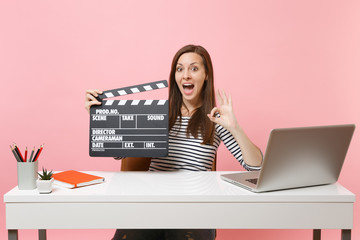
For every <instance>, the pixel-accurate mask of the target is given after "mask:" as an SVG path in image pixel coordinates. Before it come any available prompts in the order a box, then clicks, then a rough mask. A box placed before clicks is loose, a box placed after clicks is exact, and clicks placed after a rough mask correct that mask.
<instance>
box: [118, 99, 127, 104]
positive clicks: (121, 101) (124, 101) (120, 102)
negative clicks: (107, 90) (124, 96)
mask: <svg viewBox="0 0 360 240" xmlns="http://www.w3.org/2000/svg"><path fill="white" fill-rule="evenodd" d="M126 102H127V100H120V101H119V104H118V105H125V104H126Z"/></svg>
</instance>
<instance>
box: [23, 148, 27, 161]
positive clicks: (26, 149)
mask: <svg viewBox="0 0 360 240" xmlns="http://www.w3.org/2000/svg"><path fill="white" fill-rule="evenodd" d="M24 160H25V162H27V147H26V148H25V159H24Z"/></svg>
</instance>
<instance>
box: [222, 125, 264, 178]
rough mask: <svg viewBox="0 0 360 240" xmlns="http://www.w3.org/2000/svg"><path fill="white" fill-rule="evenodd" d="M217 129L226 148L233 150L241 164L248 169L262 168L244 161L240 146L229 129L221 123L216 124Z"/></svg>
mask: <svg viewBox="0 0 360 240" xmlns="http://www.w3.org/2000/svg"><path fill="white" fill-rule="evenodd" d="M215 129H216V132H217V134H218V135H219V137H220V139H221V140H222V141H223V142H224V144H225V146H226V148H227V149H228V150H229V151H230V152H231V154H232V155H233V156H234V157H235V158H236V160H238V162H239V163H240V164H241V166H243V167H244V168H245V169H246V170H247V171H259V170H260V169H261V167H258V166H251V165H249V164H247V163H246V162H245V161H244V159H243V155H242V152H241V149H240V146H239V145H238V143H237V142H236V140H235V138H234V137H233V135H232V134H231V133H230V132H229V131H228V130H227V129H225V128H224V127H223V126H221V125H219V124H216V126H215ZM261 154H262V153H261Z"/></svg>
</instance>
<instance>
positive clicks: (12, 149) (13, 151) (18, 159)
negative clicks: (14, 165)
mask: <svg viewBox="0 0 360 240" xmlns="http://www.w3.org/2000/svg"><path fill="white" fill-rule="evenodd" d="M10 149H11V151H12V153H13V154H14V157H15V159H16V161H18V162H21V160H20V158H19V156H18V155H17V153H16V151H15V149H14V148H13V147H11V145H10Z"/></svg>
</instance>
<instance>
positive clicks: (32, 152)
mask: <svg viewBox="0 0 360 240" xmlns="http://www.w3.org/2000/svg"><path fill="white" fill-rule="evenodd" d="M34 151H35V147H34V148H33V150H32V151H31V155H30V158H29V162H32V157H33V155H34Z"/></svg>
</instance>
